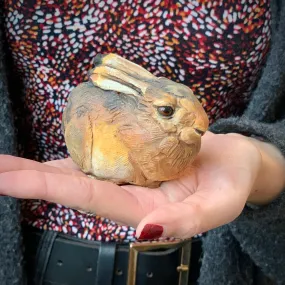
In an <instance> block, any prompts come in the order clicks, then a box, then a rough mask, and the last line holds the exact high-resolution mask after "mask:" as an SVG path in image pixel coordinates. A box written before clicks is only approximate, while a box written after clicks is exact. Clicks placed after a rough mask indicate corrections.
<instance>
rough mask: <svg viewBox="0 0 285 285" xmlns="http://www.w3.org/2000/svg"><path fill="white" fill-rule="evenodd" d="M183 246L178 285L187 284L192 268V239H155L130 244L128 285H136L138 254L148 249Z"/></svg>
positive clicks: (178, 267)
mask: <svg viewBox="0 0 285 285" xmlns="http://www.w3.org/2000/svg"><path fill="white" fill-rule="evenodd" d="M171 248H173V249H174V248H177V249H178V248H181V249H182V253H181V261H180V265H178V266H177V271H178V272H179V282H178V285H187V284H188V276H189V269H190V256H191V239H186V240H172V241H154V242H133V243H131V244H130V253H129V267H128V281H127V285H136V275H137V261H138V254H139V253H140V252H145V251H148V250H155V249H171Z"/></svg>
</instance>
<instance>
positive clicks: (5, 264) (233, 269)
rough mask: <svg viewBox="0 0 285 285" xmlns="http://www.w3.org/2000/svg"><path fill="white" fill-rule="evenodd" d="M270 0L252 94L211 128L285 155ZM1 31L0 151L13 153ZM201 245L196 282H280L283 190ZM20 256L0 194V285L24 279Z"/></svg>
mask: <svg viewBox="0 0 285 285" xmlns="http://www.w3.org/2000/svg"><path fill="white" fill-rule="evenodd" d="M1 3H2V1H1V0H0V4H1ZM271 4H272V15H273V21H272V32H273V38H272V45H271V50H270V54H269V56H268V58H267V63H266V66H265V67H264V70H263V74H262V76H261V78H260V80H259V83H258V85H257V87H256V88H255V90H254V92H253V94H252V99H251V101H250V103H249V104H248V107H247V109H246V110H245V112H244V113H243V114H242V116H240V117H231V118H227V119H220V120H218V121H217V122H216V123H214V124H213V125H212V126H211V127H210V129H211V131H213V132H215V133H227V132H236V133H241V134H246V135H254V136H258V137H262V138H263V139H264V140H266V141H268V142H271V143H273V144H275V145H276V146H277V147H278V148H279V149H280V150H281V151H282V153H283V154H284V155H285V0H279V1H274V0H272V1H271ZM0 8H1V7H0ZM2 20H3V19H2V18H1V21H2ZM2 36H3V34H1V32H0V37H1V39H0V44H1V47H0V153H5V154H16V135H15V133H16V131H15V128H14V123H13V114H12V111H11V110H12V108H11V102H10V99H9V95H11V94H9V92H8V88H7V72H6V68H5V64H4V60H5V54H4V51H3V37H2ZM203 248H204V255H203V260H202V268H201V274H200V279H199V284H201V285H213V284H214V285H219V284H221V285H227V284H233V285H239V284H241V285H245V284H257V285H261V284H285V194H283V193H282V194H281V195H280V197H278V198H277V199H276V200H275V201H273V202H272V203H271V204H270V205H267V206H264V207H261V208H258V209H253V208H252V207H248V206H245V208H244V210H243V212H242V213H241V215H240V216H239V217H238V218H237V219H236V220H235V221H233V222H231V223H230V224H227V225H225V226H222V227H220V228H217V229H214V230H212V231H210V232H209V233H208V235H207V237H206V238H204V240H203ZM22 261H23V258H22V239H21V226H20V210H19V202H18V201H17V200H15V199H12V198H9V197H0V284H1V285H14V284H15V285H18V284H25V280H26V278H25V272H24V270H23V267H22V266H23V264H22Z"/></svg>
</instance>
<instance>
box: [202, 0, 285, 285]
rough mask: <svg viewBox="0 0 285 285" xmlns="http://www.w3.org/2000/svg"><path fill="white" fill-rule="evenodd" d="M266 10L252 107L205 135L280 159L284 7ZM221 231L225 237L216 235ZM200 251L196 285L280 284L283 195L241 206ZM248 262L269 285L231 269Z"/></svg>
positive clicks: (284, 252) (284, 246) (284, 277)
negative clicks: (265, 146) (255, 144)
mask: <svg viewBox="0 0 285 285" xmlns="http://www.w3.org/2000/svg"><path fill="white" fill-rule="evenodd" d="M271 4H272V13H273V22H272V45H271V50H270V53H269V55H268V58H267V62H266V66H265V67H264V70H263V74H262V76H261V78H260V80H259V83H258V85H257V87H256V89H255V91H254V92H253V94H252V99H251V102H250V103H249V105H248V107H247V109H246V110H245V112H244V114H243V115H242V116H240V117H231V118H226V119H219V120H218V121H216V122H215V123H214V124H213V125H211V126H210V130H211V131H212V132H214V133H230V132H234V133H239V134H243V135H246V136H253V137H257V138H260V139H262V140H263V141H266V142H269V143H272V144H274V145H275V146H276V147H277V148H278V149H279V150H280V151H281V152H282V154H283V155H284V157H285V33H284V30H285V1H284V0H279V1H271ZM225 229H227V235H225V234H224V235H221V232H223V233H224V231H225ZM229 240H230V241H231V246H230V247H228V248H227V249H226V251H227V252H226V253H225V249H224V246H225V244H227V242H228V241H229ZM219 245H221V246H219ZM204 249H205V256H204V259H203V262H202V269H201V276H200V283H199V284H201V285H206V284H222V283H221V282H216V283H215V282H214V281H216V280H222V279H223V278H225V280H227V282H226V284H246V285H247V284H280V285H281V284H285V189H284V191H282V193H281V194H280V195H279V197H278V198H276V199H275V200H274V201H273V202H271V203H270V204H268V205H266V206H262V207H252V206H250V205H246V206H245V207H244V210H243V211H242V213H241V215H240V216H239V217H238V218H237V219H236V220H234V221H233V222H231V223H229V224H228V225H225V226H223V227H221V228H219V229H215V230H212V231H210V232H209V233H208V236H207V237H206V238H205V239H204ZM222 253H224V255H223V254H222ZM236 255H238V257H237V256H236ZM219 256H223V257H224V258H223V259H221V258H219ZM248 258H249V259H250V260H251V261H252V263H253V264H254V265H255V266H256V268H257V269H258V271H259V272H261V274H262V275H263V276H266V277H264V280H265V279H268V278H269V279H271V280H272V281H274V283H271V282H270V281H268V280H267V281H268V282H264V281H263V283H261V281H256V275H258V274H256V271H254V270H251V269H250V271H244V268H242V266H239V265H238V264H235V263H236V260H237V259H241V260H243V262H244V261H245V260H248ZM222 261H224V262H222ZM243 262H242V263H241V264H243ZM216 263H219V264H220V267H219V268H216V269H214V270H212V269H211V268H212V267H211V264H212V265H213V264H216ZM213 268H215V267H213ZM248 268H251V266H249V267H248ZM236 270H240V275H239V276H240V277H242V276H243V280H239V281H238V282H237V281H236V280H234V279H231V278H232V276H234V274H233V272H235V271H236ZM259 275H260V274H259ZM217 276H218V277H219V278H216V277H217ZM253 280H255V282H256V283H253ZM213 282H214V283H213ZM224 284H225V283H224Z"/></svg>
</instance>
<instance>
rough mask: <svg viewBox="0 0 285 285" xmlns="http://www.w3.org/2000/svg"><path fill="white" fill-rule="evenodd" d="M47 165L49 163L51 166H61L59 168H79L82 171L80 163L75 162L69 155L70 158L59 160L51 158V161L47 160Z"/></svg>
mask: <svg viewBox="0 0 285 285" xmlns="http://www.w3.org/2000/svg"><path fill="white" fill-rule="evenodd" d="M44 164H45V165H49V166H53V167H59V168H65V169H73V170H77V171H80V172H81V170H80V168H79V167H78V165H76V163H74V162H73V160H72V159H71V158H70V157H69V158H65V159H58V160H51V161H47V162H44Z"/></svg>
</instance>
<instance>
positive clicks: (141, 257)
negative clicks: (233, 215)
mask: <svg viewBox="0 0 285 285" xmlns="http://www.w3.org/2000/svg"><path fill="white" fill-rule="evenodd" d="M24 244H25V248H26V250H25V263H26V269H27V272H28V280H29V282H28V285H168V284H169V285H188V284H191V283H188V276H189V266H190V265H189V263H190V247H191V241H184V242H176V241H175V242H159V243H131V244H124V243H115V242H97V241H87V240H82V239H78V238H75V237H71V236H69V235H67V234H61V233H56V232H52V231H40V230H37V229H34V228H31V227H25V228H24Z"/></svg>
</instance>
